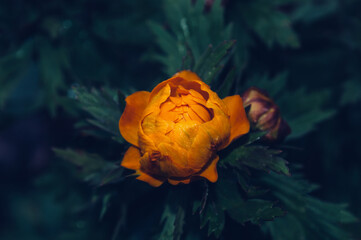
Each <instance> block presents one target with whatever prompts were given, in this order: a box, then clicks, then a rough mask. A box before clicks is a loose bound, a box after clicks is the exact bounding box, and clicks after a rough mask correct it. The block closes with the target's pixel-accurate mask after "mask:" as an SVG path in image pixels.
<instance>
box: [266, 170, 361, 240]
mask: <svg viewBox="0 0 361 240" xmlns="http://www.w3.org/2000/svg"><path fill="white" fill-rule="evenodd" d="M263 181H264V183H265V184H266V186H267V187H269V188H270V189H271V191H272V193H273V194H274V196H275V197H276V198H277V199H279V200H280V201H281V202H282V203H283V204H284V206H285V210H287V215H286V217H285V218H280V219H276V220H275V221H273V222H269V223H266V224H265V225H264V230H266V231H269V233H270V234H271V236H272V238H273V239H276V240H281V239H311V240H312V239H315V240H316V239H349V238H350V235H349V233H348V232H347V231H346V230H345V229H343V228H342V224H346V223H354V222H355V221H356V218H355V217H354V216H353V215H352V214H350V213H349V212H348V211H347V210H346V209H345V208H346V207H347V206H346V205H345V204H333V203H327V202H323V201H321V200H319V199H317V198H314V197H312V196H311V195H309V194H310V193H311V192H312V191H313V190H315V189H317V188H318V186H316V185H314V184H311V183H309V182H308V181H306V180H304V179H302V178H301V177H300V176H298V175H294V176H293V177H291V178H289V177H284V176H281V175H276V174H270V175H265V176H264V178H263Z"/></svg>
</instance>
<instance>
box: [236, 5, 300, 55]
mask: <svg viewBox="0 0 361 240" xmlns="http://www.w3.org/2000/svg"><path fill="white" fill-rule="evenodd" d="M297 1H298V0H292V1H267V0H255V1H245V2H242V1H240V3H239V5H238V8H239V10H240V14H239V15H240V16H242V18H243V20H244V21H245V23H246V24H247V27H249V28H250V29H252V30H253V31H254V32H255V33H256V34H257V35H258V36H259V37H260V38H261V39H262V40H263V41H264V42H265V43H266V44H267V46H268V47H272V46H273V45H274V44H279V45H281V46H283V47H293V48H296V47H299V46H300V43H299V40H298V37H297V35H296V33H295V32H294V30H293V29H292V22H291V19H290V17H289V16H288V15H287V13H285V12H282V11H281V10H280V7H281V6H282V5H285V4H289V2H297Z"/></svg>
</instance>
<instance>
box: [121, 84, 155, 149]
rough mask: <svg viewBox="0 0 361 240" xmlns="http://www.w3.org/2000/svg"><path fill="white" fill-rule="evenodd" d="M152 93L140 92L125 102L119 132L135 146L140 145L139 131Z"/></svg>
mask: <svg viewBox="0 0 361 240" xmlns="http://www.w3.org/2000/svg"><path fill="white" fill-rule="evenodd" d="M149 96H150V92H147V91H139V92H135V93H133V94H132V95H130V96H128V97H127V98H126V99H125V101H126V103H127V105H126V106H125V109H124V112H123V114H122V116H121V118H120V120H119V130H120V133H121V135H122V136H123V137H124V139H125V140H126V141H127V142H129V143H131V144H133V145H134V146H139V145H138V129H139V122H140V120H141V117H142V114H143V111H144V109H145V108H146V106H147V104H148V100H149Z"/></svg>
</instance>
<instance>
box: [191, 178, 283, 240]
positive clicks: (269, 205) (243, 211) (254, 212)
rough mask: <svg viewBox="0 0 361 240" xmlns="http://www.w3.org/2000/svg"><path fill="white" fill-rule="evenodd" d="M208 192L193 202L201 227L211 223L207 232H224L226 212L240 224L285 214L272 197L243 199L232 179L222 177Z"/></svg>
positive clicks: (255, 222) (256, 222) (215, 234)
mask: <svg viewBox="0 0 361 240" xmlns="http://www.w3.org/2000/svg"><path fill="white" fill-rule="evenodd" d="M223 178H224V177H223ZM207 191H208V190H207ZM208 194H209V193H208V192H206V193H205V195H204V197H203V199H202V201H195V202H194V205H193V213H196V212H199V215H200V224H201V228H203V227H205V226H206V225H207V224H208V236H210V235H212V234H214V236H216V237H217V238H219V237H220V236H221V234H222V231H223V228H224V226H225V215H226V214H227V215H228V216H229V217H230V218H232V219H233V220H234V221H236V222H238V223H239V224H244V223H246V222H251V223H253V224H260V223H261V222H263V221H270V220H273V219H274V218H276V217H280V216H283V215H284V211H283V210H282V209H281V208H279V207H276V206H275V205H274V203H273V202H271V201H267V200H262V199H248V200H247V199H244V198H243V197H242V196H241V194H240V191H239V190H238V186H237V184H236V183H235V182H234V181H233V180H230V179H219V180H218V182H217V183H216V184H215V186H214V189H212V190H211V193H210V196H208Z"/></svg>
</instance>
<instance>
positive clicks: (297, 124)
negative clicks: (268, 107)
mask: <svg viewBox="0 0 361 240" xmlns="http://www.w3.org/2000/svg"><path fill="white" fill-rule="evenodd" d="M330 98H331V91H330V90H328V89H325V90H323V91H317V92H309V91H307V90H306V89H305V88H299V89H297V90H296V91H287V92H284V93H283V94H282V96H281V97H280V98H278V99H277V101H276V102H277V103H278V104H279V106H280V109H281V111H282V115H283V116H284V118H285V119H286V121H287V122H288V124H289V125H290V127H291V129H292V132H291V134H290V136H288V139H294V138H299V137H302V136H304V135H306V134H307V133H309V132H311V131H313V130H315V127H316V125H317V124H319V123H320V122H322V121H325V120H327V119H329V118H331V117H332V116H333V115H334V114H335V113H336V110H335V109H333V108H325V105H326V103H327V102H328V101H329V100H330Z"/></svg>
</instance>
